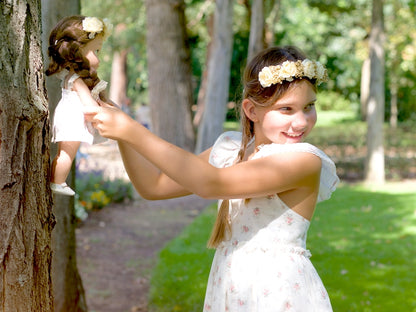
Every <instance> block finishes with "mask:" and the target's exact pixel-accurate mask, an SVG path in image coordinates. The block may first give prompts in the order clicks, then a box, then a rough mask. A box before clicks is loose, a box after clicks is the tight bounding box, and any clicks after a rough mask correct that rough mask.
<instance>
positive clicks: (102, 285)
mask: <svg viewBox="0 0 416 312" xmlns="http://www.w3.org/2000/svg"><path fill="white" fill-rule="evenodd" d="M81 152H83V153H87V154H88V155H89V156H88V157H87V158H86V159H85V162H86V163H84V164H83V166H84V168H90V169H91V168H92V167H94V168H95V169H103V170H104V171H105V172H104V173H105V175H107V176H109V177H113V178H114V177H126V174H125V171H124V168H123V166H122V163H121V159H120V156H119V154H118V150H117V146H116V144H115V143H114V142H109V143H106V144H104V145H97V146H90V147H82V148H81ZM212 202H213V201H211V200H204V199H201V198H199V197H197V196H195V195H192V196H187V197H184V198H177V199H170V200H164V201H147V200H144V199H141V198H140V197H139V196H136V197H135V200H134V201H132V202H127V203H123V204H111V205H109V206H107V207H105V208H104V209H102V210H99V211H93V212H91V213H90V215H89V217H88V219H87V220H86V221H85V222H83V223H82V224H80V226H79V227H78V229H77V230H76V237H77V261H78V269H79V272H80V274H81V278H82V281H83V285H84V288H85V293H86V299H87V304H88V307H89V311H90V312H139V311H140V312H142V311H147V298H148V293H149V282H150V276H151V270H152V268H153V267H154V265H155V264H156V259H157V255H158V251H159V250H160V249H161V248H162V247H163V246H164V245H165V244H166V243H167V242H168V241H170V240H171V239H173V238H174V237H176V236H177V235H178V234H179V233H180V232H181V231H182V229H183V228H184V227H185V226H186V225H188V224H189V223H190V222H192V220H193V219H194V218H195V217H196V216H197V215H198V214H199V213H200V212H201V211H202V210H203V209H204V208H205V207H206V206H207V205H209V204H210V203H212ZM207 239H208V238H207Z"/></svg>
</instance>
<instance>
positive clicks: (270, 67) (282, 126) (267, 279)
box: [86, 47, 339, 312]
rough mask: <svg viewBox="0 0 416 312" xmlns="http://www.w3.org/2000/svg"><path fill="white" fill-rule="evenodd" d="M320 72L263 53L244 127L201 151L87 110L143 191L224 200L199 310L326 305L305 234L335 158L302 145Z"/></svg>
mask: <svg viewBox="0 0 416 312" xmlns="http://www.w3.org/2000/svg"><path fill="white" fill-rule="evenodd" d="M326 78H327V77H326V70H325V69H324V67H323V66H322V65H321V64H320V63H318V62H314V61H311V60H308V59H306V58H305V56H304V55H303V54H302V53H301V52H300V51H298V50H297V49H296V48H294V47H283V48H271V49H268V50H265V51H264V52H261V53H260V54H258V55H257V56H256V57H255V58H254V59H253V60H252V61H251V62H250V63H249V64H248V66H247V68H246V70H245V74H244V81H243V82H244V98H243V101H242V103H241V116H242V133H239V132H227V133H224V134H223V135H221V136H220V137H219V138H218V140H217V141H216V143H215V144H214V146H213V147H212V148H210V149H209V150H207V151H205V152H203V153H202V154H200V155H199V156H195V155H193V154H191V153H188V152H186V151H184V150H182V149H180V148H178V147H176V146H174V145H172V144H169V143H167V142H166V141H163V140H162V139H160V138H158V137H157V136H155V135H153V134H152V133H151V132H149V131H148V130H146V129H145V128H144V127H143V126H141V125H140V124H138V123H137V122H135V121H134V120H132V119H131V118H130V117H128V116H127V115H126V114H124V113H122V112H121V111H120V110H118V109H116V108H111V107H109V108H103V107H101V108H98V109H89V110H88V112H86V115H87V116H88V119H90V120H93V121H94V122H95V123H96V124H95V125H96V127H97V129H98V130H99V131H100V133H101V134H102V135H103V136H105V137H109V138H114V139H116V140H118V142H119V147H120V151H121V154H122V157H123V161H124V164H125V167H126V170H127V172H128V174H129V176H130V179H131V180H132V182H133V184H134V185H135V187H136V188H137V190H138V191H139V192H140V193H141V195H142V196H143V197H145V198H148V199H162V198H170V197H177V196H184V195H188V194H191V193H195V194H198V195H200V196H202V197H204V198H220V199H221V200H220V203H221V204H220V208H219V213H218V216H217V221H216V224H215V227H214V229H213V233H212V236H211V238H210V241H209V246H211V247H215V248H216V249H217V250H216V253H215V257H214V260H213V264H212V268H211V273H210V276H209V280H208V286H207V291H206V298H205V304H204V311H206V312H208V311H213V312H225V311H233V312H234V311H245V312H253V311H261V312H267V311H273V312H279V311H302V312H303V311H316V312H326V311H332V308H331V304H330V300H329V298H328V294H327V292H326V290H325V287H324V286H323V284H322V282H321V279H320V278H319V276H318V274H317V272H316V271H315V269H314V267H313V265H312V263H311V262H310V260H309V257H310V256H311V254H310V252H309V251H308V250H307V249H306V235H307V231H308V227H309V224H310V220H311V218H312V215H313V212H314V210H315V205H316V203H317V202H318V201H322V200H326V199H328V198H329V197H330V195H331V193H332V192H333V191H334V190H335V187H336V185H337V183H338V181H339V180H338V177H337V175H336V172H335V165H334V163H333V162H332V161H331V160H330V159H329V158H328V157H327V156H326V155H325V154H324V153H323V152H322V151H321V150H319V149H318V148H316V147H315V146H312V145H310V144H307V143H302V141H303V140H304V139H305V137H306V136H307V135H308V134H309V133H310V131H311V130H312V128H313V126H314V125H315V122H316V111H315V102H316V85H317V84H319V83H320V82H322V81H324V80H326Z"/></svg>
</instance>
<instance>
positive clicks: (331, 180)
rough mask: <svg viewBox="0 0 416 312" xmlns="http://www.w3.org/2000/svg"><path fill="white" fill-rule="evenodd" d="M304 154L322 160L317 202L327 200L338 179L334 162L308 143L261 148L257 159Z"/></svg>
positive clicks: (269, 145) (270, 145) (272, 145)
mask: <svg viewBox="0 0 416 312" xmlns="http://www.w3.org/2000/svg"><path fill="white" fill-rule="evenodd" d="M285 152H306V153H311V154H314V155H316V156H318V157H319V158H321V160H322V168H321V180H320V185H319V194H318V202H321V201H324V200H327V199H329V198H330V197H331V194H332V192H334V191H335V189H336V187H337V185H338V183H339V178H338V176H337V173H336V167H335V164H334V162H333V161H332V160H331V158H329V157H328V156H327V155H326V154H325V153H324V152H323V151H321V150H320V149H319V148H317V147H316V146H314V145H312V144H309V143H295V144H268V145H264V146H262V147H261V149H260V151H259V152H258V154H259V155H257V157H264V156H268V155H271V154H275V153H285Z"/></svg>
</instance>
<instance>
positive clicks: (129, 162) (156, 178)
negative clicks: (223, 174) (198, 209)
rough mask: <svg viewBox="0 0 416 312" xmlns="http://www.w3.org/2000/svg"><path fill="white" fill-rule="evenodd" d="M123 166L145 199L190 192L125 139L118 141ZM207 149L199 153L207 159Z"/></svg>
mask: <svg viewBox="0 0 416 312" xmlns="http://www.w3.org/2000/svg"><path fill="white" fill-rule="evenodd" d="M118 146H119V150H120V153H121V157H122V159H123V163H124V167H125V169H126V171H127V174H128V176H129V178H130V181H131V182H132V183H133V185H134V187H135V188H136V190H137V192H139V194H140V195H141V196H142V197H143V198H146V199H152V200H153V199H166V198H174V197H180V196H186V195H190V194H192V192H191V191H189V190H187V189H185V188H184V187H183V186H181V185H180V184H178V183H177V182H175V181H174V180H172V179H171V178H169V177H168V176H167V175H165V174H164V173H163V172H161V171H160V170H159V169H158V168H157V167H155V166H154V165H153V164H152V163H151V162H149V161H148V160H147V159H146V158H144V157H143V156H142V155H140V154H139V153H138V152H137V151H136V150H135V149H134V148H133V147H132V146H130V145H129V144H128V143H126V142H125V141H121V140H119V141H118ZM209 152H210V151H209V150H208V151H206V152H204V153H202V154H200V155H199V156H198V157H201V158H203V159H205V160H206V161H208V157H209Z"/></svg>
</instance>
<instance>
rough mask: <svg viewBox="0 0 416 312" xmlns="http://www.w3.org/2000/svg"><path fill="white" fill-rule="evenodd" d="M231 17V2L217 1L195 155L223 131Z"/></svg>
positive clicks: (227, 88)
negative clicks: (206, 83) (203, 106)
mask: <svg viewBox="0 0 416 312" xmlns="http://www.w3.org/2000/svg"><path fill="white" fill-rule="evenodd" d="M232 17H233V1H232V0H217V1H216V7H215V12H214V36H213V39H212V47H211V56H210V59H209V63H208V85H207V94H206V98H205V110H204V113H203V116H202V122H201V125H200V127H199V131H198V141H197V147H196V152H197V153H200V152H202V151H203V150H205V149H207V148H209V147H211V146H212V144H213V143H214V142H215V140H216V138H217V137H218V136H219V135H220V134H221V132H222V131H223V124H224V121H225V116H226V108H227V102H228V93H229V85H230V67H231V50H232V45H233V30H232V20H233V19H232Z"/></svg>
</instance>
